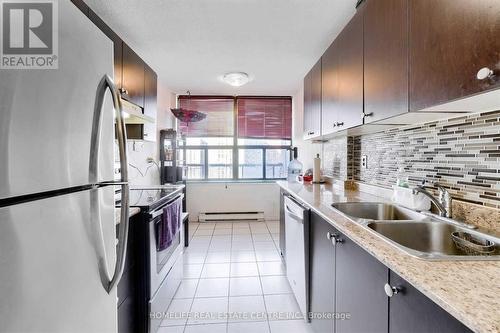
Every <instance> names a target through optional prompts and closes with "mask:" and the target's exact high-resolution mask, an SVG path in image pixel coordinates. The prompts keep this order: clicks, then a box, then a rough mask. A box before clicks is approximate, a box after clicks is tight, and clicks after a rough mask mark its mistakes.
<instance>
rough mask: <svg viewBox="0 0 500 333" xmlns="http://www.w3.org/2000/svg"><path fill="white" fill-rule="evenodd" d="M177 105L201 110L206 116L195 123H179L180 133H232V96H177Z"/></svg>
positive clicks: (197, 135)
mask: <svg viewBox="0 0 500 333" xmlns="http://www.w3.org/2000/svg"><path fill="white" fill-rule="evenodd" d="M178 101H179V107H180V108H183V109H188V110H195V111H200V112H203V113H205V114H206V115H207V117H206V118H205V119H203V120H201V121H199V122H195V123H189V124H188V123H185V122H180V123H179V129H180V131H181V133H183V134H185V135H187V136H190V137H210V136H212V137H221V136H233V135H234V98H233V97H220V98H219V97H201V96H179V99H178Z"/></svg>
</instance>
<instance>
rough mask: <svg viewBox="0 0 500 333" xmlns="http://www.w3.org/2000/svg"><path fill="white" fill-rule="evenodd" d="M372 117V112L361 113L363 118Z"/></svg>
mask: <svg viewBox="0 0 500 333" xmlns="http://www.w3.org/2000/svg"><path fill="white" fill-rule="evenodd" d="M368 117H373V112H370V113H363V118H368Z"/></svg>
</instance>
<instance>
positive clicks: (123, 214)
mask: <svg viewBox="0 0 500 333" xmlns="http://www.w3.org/2000/svg"><path fill="white" fill-rule="evenodd" d="M107 89H109V91H110V92H111V96H112V98H113V107H114V110H115V116H116V125H117V126H116V131H117V138H118V151H119V155H120V168H121V179H120V185H121V193H122V194H121V211H120V225H119V227H118V246H117V249H116V252H117V253H116V263H115V268H114V272H113V276H112V277H111V279H109V277H108V273H107V272H108V271H107V267H108V262H107V256H106V254H105V253H101V254H99V255H98V256H99V258H98V262H99V274H100V275H101V282H102V284H103V287H104V289H105V290H106V291H107V292H108V293H110V292H111V290H113V288H114V287H115V286H116V285H117V284H118V282H119V281H120V279H121V277H122V274H123V268H124V263H125V257H126V255H127V240H128V228H129V224H128V223H129V221H128V219H129V185H128V170H127V167H128V163H127V133H126V129H125V122H124V119H123V114H122V103H121V100H120V98H119V95H118V90H117V89H116V86H115V84H114V83H113V80H112V79H111V78H110V77H109V76H108V75H104V76H103V78H102V79H101V81H100V82H99V84H98V86H97V92H96V99H95V104H94V116H93V121H92V137H91V145H90V163H89V178H90V179H89V180H90V183H91V184H96V185H99V184H106V185H112V182H110V183H98V180H99V177H98V176H99V175H98V173H99V140H100V133H101V114H102V109H103V105H104V95H105V94H106V90H107ZM97 207H99V205H98V203H97ZM96 216H97V219H98V221H97V222H98V225H99V229H100V230H99V231H100V234H101V237H100V240H101V242H102V243H104V239H103V237H102V224H101V221H100V214H99V213H97V214H96ZM102 246H103V248H104V244H102Z"/></svg>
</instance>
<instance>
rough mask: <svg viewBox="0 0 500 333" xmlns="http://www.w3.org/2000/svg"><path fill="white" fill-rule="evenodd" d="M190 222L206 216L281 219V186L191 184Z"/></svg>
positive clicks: (260, 184) (188, 202)
mask: <svg viewBox="0 0 500 333" xmlns="http://www.w3.org/2000/svg"><path fill="white" fill-rule="evenodd" d="M186 193H187V197H186V200H187V210H188V212H189V215H190V221H196V220H198V215H199V214H200V213H205V212H241V211H257V212H264V216H265V218H266V220H278V219H279V186H278V185H276V183H188V185H187V189H186Z"/></svg>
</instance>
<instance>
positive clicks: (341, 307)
mask: <svg viewBox="0 0 500 333" xmlns="http://www.w3.org/2000/svg"><path fill="white" fill-rule="evenodd" d="M335 259H336V260H335V311H336V312H337V313H345V314H346V315H349V316H350V318H349V319H345V320H336V321H335V332H336V333H347V332H372V333H376V332H381V333H382V332H384V333H386V332H387V329H388V321H387V318H388V314H389V300H388V297H387V295H386V294H385V292H384V285H385V283H386V282H387V278H388V274H389V270H388V269H387V267H386V266H385V265H383V264H382V263H380V262H379V261H378V260H377V259H375V258H374V257H373V256H372V255H370V254H369V253H368V252H366V251H365V250H363V249H362V248H361V247H359V246H358V245H356V244H355V243H354V242H353V241H352V240H350V239H349V238H347V237H345V236H344V235H340V236H339V237H338V242H337V245H336V257H335Z"/></svg>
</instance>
